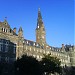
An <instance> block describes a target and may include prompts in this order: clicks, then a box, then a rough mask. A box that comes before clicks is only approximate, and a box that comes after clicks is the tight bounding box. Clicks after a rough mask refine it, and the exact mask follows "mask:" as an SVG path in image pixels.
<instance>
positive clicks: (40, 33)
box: [36, 8, 46, 46]
mask: <svg viewBox="0 0 75 75" xmlns="http://www.w3.org/2000/svg"><path fill="white" fill-rule="evenodd" d="M36 42H37V43H39V44H40V45H41V46H42V45H43V44H45V43H46V38H45V28H44V24H43V21H42V16H41V11H40V8H39V10H38V19H37V27H36Z"/></svg>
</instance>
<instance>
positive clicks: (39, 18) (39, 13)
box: [38, 8, 42, 20]
mask: <svg viewBox="0 0 75 75" xmlns="http://www.w3.org/2000/svg"><path fill="white" fill-rule="evenodd" d="M38 20H42V16H41V11H40V8H39V9H38Z"/></svg>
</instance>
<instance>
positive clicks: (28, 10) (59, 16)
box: [0, 0, 75, 47]
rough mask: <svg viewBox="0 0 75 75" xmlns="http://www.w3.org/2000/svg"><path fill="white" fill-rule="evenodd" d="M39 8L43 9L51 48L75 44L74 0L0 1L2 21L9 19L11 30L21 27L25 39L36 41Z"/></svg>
mask: <svg viewBox="0 0 75 75" xmlns="http://www.w3.org/2000/svg"><path fill="white" fill-rule="evenodd" d="M38 8H40V9H41V13H42V18H43V22H44V25H45V29H46V41H47V43H48V44H49V45H50V46H55V47H60V46H61V44H62V43H63V44H72V45H73V44H74V37H75V35H74V1H73V0H0V21H3V20H4V18H5V17H7V21H8V23H9V24H10V26H11V28H14V27H16V28H17V31H18V29H19V27H20V26H21V27H22V28H23V31H24V38H25V39H29V40H33V41H35V40H36V36H35V34H36V33H35V29H36V25H37V14H38Z"/></svg>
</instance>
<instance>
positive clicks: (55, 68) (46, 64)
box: [41, 54, 61, 74]
mask: <svg viewBox="0 0 75 75" xmlns="http://www.w3.org/2000/svg"><path fill="white" fill-rule="evenodd" d="M41 64H42V69H43V72H46V73H47V74H50V73H55V72H56V73H61V66H60V64H61V62H60V61H59V59H58V58H57V57H52V56H51V54H48V55H44V58H42V61H41Z"/></svg>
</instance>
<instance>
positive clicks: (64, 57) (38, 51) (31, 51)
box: [0, 9, 75, 66]
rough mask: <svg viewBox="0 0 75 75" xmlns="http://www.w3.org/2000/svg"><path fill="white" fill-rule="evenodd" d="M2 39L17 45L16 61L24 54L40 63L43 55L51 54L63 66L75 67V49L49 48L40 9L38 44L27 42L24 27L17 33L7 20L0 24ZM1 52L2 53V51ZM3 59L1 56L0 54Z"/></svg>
mask: <svg viewBox="0 0 75 75" xmlns="http://www.w3.org/2000/svg"><path fill="white" fill-rule="evenodd" d="M0 39H4V40H10V42H12V43H14V44H16V52H15V56H16V59H17V58H18V57H19V58H20V57H21V56H22V55H23V54H26V55H28V56H33V57H35V58H36V59H38V60H39V61H40V60H41V59H42V58H43V54H51V55H52V56H54V57H57V58H59V59H60V61H61V66H65V65H67V66H75V58H74V57H75V47H74V46H68V47H67V45H66V46H64V44H62V47H61V48H55V47H52V46H49V45H48V44H47V42H46V31H45V27H44V23H43V20H42V16H41V12H40V9H39V10H38V19H37V27H36V42H34V41H31V40H27V39H25V38H24V37H23V30H22V27H20V28H19V31H18V33H16V28H14V29H11V27H10V25H9V24H8V22H7V20H6V19H5V20H4V22H0ZM0 51H2V50H1V49H0ZM0 57H1V54H0Z"/></svg>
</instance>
